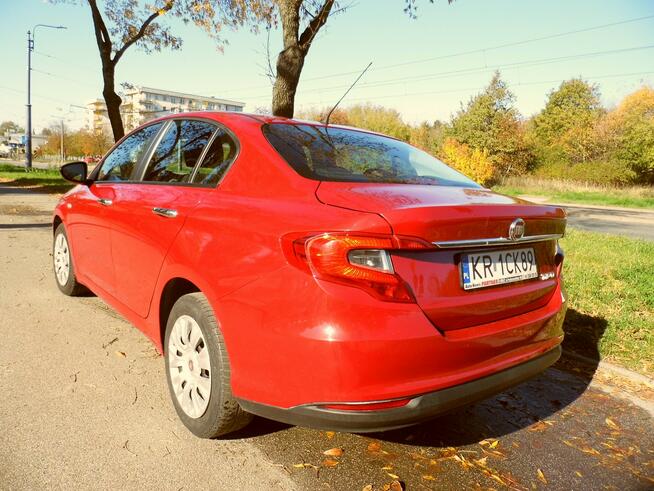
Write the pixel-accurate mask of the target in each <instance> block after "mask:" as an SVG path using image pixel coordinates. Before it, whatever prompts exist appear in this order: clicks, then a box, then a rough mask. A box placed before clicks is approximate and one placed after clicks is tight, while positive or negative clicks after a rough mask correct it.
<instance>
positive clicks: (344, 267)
mask: <svg viewBox="0 0 654 491" xmlns="http://www.w3.org/2000/svg"><path fill="white" fill-rule="evenodd" d="M289 239H290V240H292V252H293V257H292V260H293V262H294V263H295V265H297V266H299V267H300V268H302V269H304V270H306V271H307V272H310V273H311V274H312V275H313V276H314V277H316V278H318V279H321V280H325V281H331V282H335V283H341V284H346V285H349V286H356V287H358V288H361V289H363V290H365V291H367V292H368V293H369V294H370V295H372V296H373V297H375V298H378V299H380V300H384V301H389V302H405V303H413V302H415V298H414V296H413V294H412V293H411V290H410V288H409V286H408V285H407V284H406V282H405V281H404V280H403V279H402V278H400V276H399V275H397V274H396V273H395V271H394V269H393V262H392V260H391V255H390V252H389V251H399V250H412V251H415V250H427V249H429V250H432V249H434V246H433V245H431V244H430V243H428V242H426V241H423V240H421V239H416V238H412V237H399V236H394V235H393V236H391V235H359V234H356V235H355V234H349V233H323V234H320V235H312V236H308V237H307V236H305V237H299V238H295V239H292V238H287V241H288V240H289ZM286 250H287V251H288V248H286ZM287 256H289V254H288V252H287ZM289 259H291V258H289Z"/></svg>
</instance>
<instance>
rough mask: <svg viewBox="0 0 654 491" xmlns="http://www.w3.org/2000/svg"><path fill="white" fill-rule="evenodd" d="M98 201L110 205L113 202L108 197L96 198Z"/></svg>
mask: <svg viewBox="0 0 654 491" xmlns="http://www.w3.org/2000/svg"><path fill="white" fill-rule="evenodd" d="M98 203H100V204H101V205H104V206H111V205H112V204H113V201H111V200H110V199H104V198H98Z"/></svg>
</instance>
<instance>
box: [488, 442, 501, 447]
mask: <svg viewBox="0 0 654 491" xmlns="http://www.w3.org/2000/svg"><path fill="white" fill-rule="evenodd" d="M499 443H500V441H499V440H495V441H494V442H493V443H491V444H490V445H489V446H488V448H495V447H497V445H498V444H499Z"/></svg>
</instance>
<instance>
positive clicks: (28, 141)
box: [25, 24, 67, 169]
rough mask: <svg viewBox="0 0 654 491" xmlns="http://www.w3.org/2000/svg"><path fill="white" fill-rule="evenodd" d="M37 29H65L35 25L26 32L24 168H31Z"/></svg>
mask: <svg viewBox="0 0 654 491" xmlns="http://www.w3.org/2000/svg"><path fill="white" fill-rule="evenodd" d="M37 27H47V28H49V29H67V27H66V26H50V25H48V24H37V25H35V26H34V27H33V28H32V30H31V31H27V125H26V126H27V128H26V129H25V167H26V168H28V169H31V168H32V51H34V35H35V34H36V28H37Z"/></svg>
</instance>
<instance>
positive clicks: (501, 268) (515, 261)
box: [461, 247, 538, 290]
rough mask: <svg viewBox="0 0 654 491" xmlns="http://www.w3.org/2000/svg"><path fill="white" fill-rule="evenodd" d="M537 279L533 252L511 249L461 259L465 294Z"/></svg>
mask: <svg viewBox="0 0 654 491" xmlns="http://www.w3.org/2000/svg"><path fill="white" fill-rule="evenodd" d="M537 276H538V266H537V265H536V255H535V254H534V249H533V248H531V247H529V248H525V249H510V250H504V251H485V252H478V253H473V254H465V255H463V256H462V257H461V280H462V284H463V289H464V290H473V289H475V288H484V287H487V286H494V285H503V284H505V283H513V282H516V281H523V280H528V279H531V278H536V277H537Z"/></svg>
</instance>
